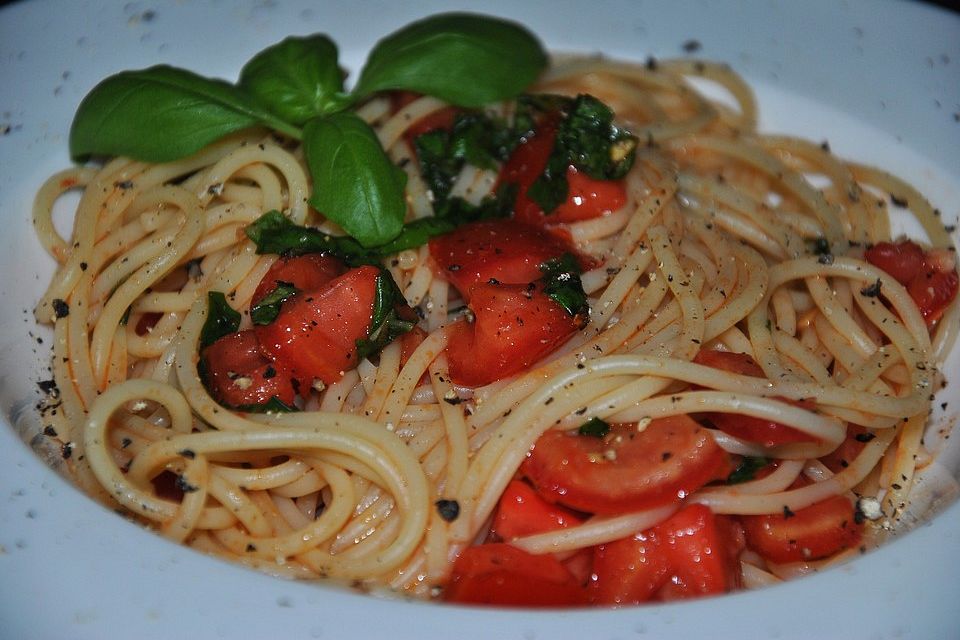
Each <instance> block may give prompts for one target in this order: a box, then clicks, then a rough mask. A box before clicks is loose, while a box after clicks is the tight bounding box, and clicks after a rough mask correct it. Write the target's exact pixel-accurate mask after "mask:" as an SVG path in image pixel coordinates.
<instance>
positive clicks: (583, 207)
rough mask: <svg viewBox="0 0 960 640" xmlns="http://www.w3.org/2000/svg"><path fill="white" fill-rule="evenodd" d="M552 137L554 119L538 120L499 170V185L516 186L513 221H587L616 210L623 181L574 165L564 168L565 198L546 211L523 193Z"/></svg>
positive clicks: (624, 192)
mask: <svg viewBox="0 0 960 640" xmlns="http://www.w3.org/2000/svg"><path fill="white" fill-rule="evenodd" d="M555 138H556V123H555V118H553V119H549V120H547V121H546V122H544V123H542V124H541V125H540V126H539V127H538V128H537V131H536V132H535V133H534V135H533V136H531V137H530V138H529V139H528V140H526V141H525V142H524V143H522V144H520V145H519V146H518V147H517V148H516V149H515V150H514V152H513V154H512V155H511V156H510V158H509V159H508V160H507V162H506V164H504V166H503V168H502V169H501V171H500V179H499V183H500V184H505V183H516V184H517V185H519V193H518V194H517V203H516V206H515V208H514V210H515V217H516V219H517V220H520V221H522V222H527V223H530V224H538V225H545V224H546V225H552V224H561V223H566V222H577V221H579V220H589V219H590V218H596V217H599V216H602V215H605V214H608V213H610V212H611V211H616V210H617V209H619V208H620V207H622V206H623V205H624V203H625V202H626V201H627V190H626V187H625V186H624V181H623V180H597V179H594V178H591V177H590V176H588V175H587V174H585V173H581V172H580V171H578V170H577V169H576V167H573V166H570V167H568V168H567V174H566V177H567V183H568V185H569V191H568V194H567V200H566V201H565V202H563V203H561V204H560V205H559V206H558V207H557V208H556V209H554V210H553V211H551V212H550V213H549V214H547V213H544V211H543V209H541V208H540V205H538V204H537V203H536V202H534V201H533V200H531V199H530V198H529V197H528V196H527V189H529V188H530V185H532V184H533V183H534V182H535V181H536V180H537V178H539V177H540V176H541V175H542V174H543V171H544V169H546V167H547V160H548V159H549V157H550V154H551V153H552V152H553V146H554V140H555Z"/></svg>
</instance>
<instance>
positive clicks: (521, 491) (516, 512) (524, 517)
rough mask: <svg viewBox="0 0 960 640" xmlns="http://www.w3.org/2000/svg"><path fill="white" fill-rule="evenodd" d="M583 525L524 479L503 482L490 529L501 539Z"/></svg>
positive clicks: (577, 518) (573, 515)
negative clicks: (543, 496)
mask: <svg viewBox="0 0 960 640" xmlns="http://www.w3.org/2000/svg"><path fill="white" fill-rule="evenodd" d="M578 524H583V518H582V517H580V516H579V515H577V514H576V513H574V512H573V511H571V510H570V509H565V508H564V507H561V506H559V505H555V504H550V503H549V502H547V501H546V500H544V499H543V498H541V497H540V496H539V495H537V492H536V491H534V490H533V488H532V487H531V486H530V485H528V484H527V483H526V482H523V481H521V480H513V481H511V482H510V484H508V485H507V488H506V490H504V492H503V495H502V496H500V503H499V504H498V505H497V511H496V513H495V514H494V516H493V527H492V531H493V533H494V534H496V535H497V536H499V537H500V538H502V539H503V540H512V539H514V538H521V537H523V536H531V535H534V534H537V533H546V532H548V531H555V530H557V529H565V528H567V527H573V526H576V525H578Z"/></svg>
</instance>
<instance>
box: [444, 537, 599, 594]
mask: <svg viewBox="0 0 960 640" xmlns="http://www.w3.org/2000/svg"><path fill="white" fill-rule="evenodd" d="M444 598H445V599H446V600H447V601H449V602H457V603H460V604H485V605H498V606H505V607H569V606H575V605H580V604H585V603H586V591H585V590H584V589H583V587H581V586H580V585H579V584H578V583H577V581H576V579H575V578H574V577H573V574H571V573H570V572H569V571H568V570H567V569H566V568H565V567H564V566H563V565H562V564H560V562H558V561H557V559H556V558H554V557H553V556H550V555H544V556H535V555H532V554H529V553H527V552H526V551H522V550H520V549H517V548H516V547H513V546H510V545H509V544H504V543H494V544H482V545H478V546H475V547H467V548H466V549H464V550H463V553H461V554H460V557H459V558H457V560H456V562H455V563H454V565H453V574H452V577H451V578H450V583H449V584H448V585H447V589H446V591H445V593H444Z"/></svg>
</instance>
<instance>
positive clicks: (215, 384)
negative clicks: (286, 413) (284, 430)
mask: <svg viewBox="0 0 960 640" xmlns="http://www.w3.org/2000/svg"><path fill="white" fill-rule="evenodd" d="M201 357H202V358H203V361H204V365H205V369H206V374H205V380H204V381H205V382H206V385H207V388H208V389H209V390H210V394H211V395H212V396H213V397H214V399H216V400H217V401H218V402H220V403H221V404H225V405H227V406H231V407H242V406H244V405H258V404H265V403H267V402H269V401H270V398H273V397H276V398H277V399H278V400H280V401H281V402H283V403H284V404H287V405H292V404H293V401H294V397H295V395H296V392H295V390H294V385H293V382H292V379H293V375H292V374H291V372H290V371H289V370H288V369H287V368H286V367H285V366H283V365H282V364H278V363H274V362H273V361H272V360H271V358H269V357H268V356H267V355H266V354H265V353H264V351H263V349H262V348H261V346H260V341H259V340H258V339H257V336H256V334H255V333H254V332H253V331H251V330H249V329H248V330H246V331H240V332H237V333H231V334H228V335H226V336H224V337H222V338H220V339H219V340H217V341H216V342H214V343H213V344H211V345H210V346H208V347H207V348H206V349H204V350H203V353H202V355H201Z"/></svg>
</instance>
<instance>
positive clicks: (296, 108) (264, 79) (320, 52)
mask: <svg viewBox="0 0 960 640" xmlns="http://www.w3.org/2000/svg"><path fill="white" fill-rule="evenodd" d="M238 85H239V86H240V88H241V89H243V90H244V91H246V92H247V93H249V94H251V95H254V96H256V97H257V98H259V99H260V102H261V103H263V104H264V105H265V106H266V107H268V108H269V109H270V110H271V111H272V112H273V113H275V114H276V115H278V116H279V117H280V118H283V119H284V120H286V121H287V122H290V123H292V124H295V125H298V126H302V125H303V124H304V123H305V122H306V121H307V120H309V119H310V118H313V117H314V116H318V115H323V114H324V113H332V112H334V111H338V110H339V109H340V108H342V106H344V97H343V72H342V71H341V70H340V67H339V66H338V65H337V45H335V44H334V43H333V41H332V40H331V39H330V38H328V37H327V36H325V35H312V36H307V37H303V38H298V37H289V38H287V39H286V40H283V41H282V42H280V43H278V44H275V45H273V46H272V47H268V48H266V49H264V50H263V51H261V52H260V53H258V54H257V55H255V56H254V57H253V58H251V59H250V61H249V62H248V63H247V64H246V65H244V67H243V69H241V70H240V79H239V81H238Z"/></svg>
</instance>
